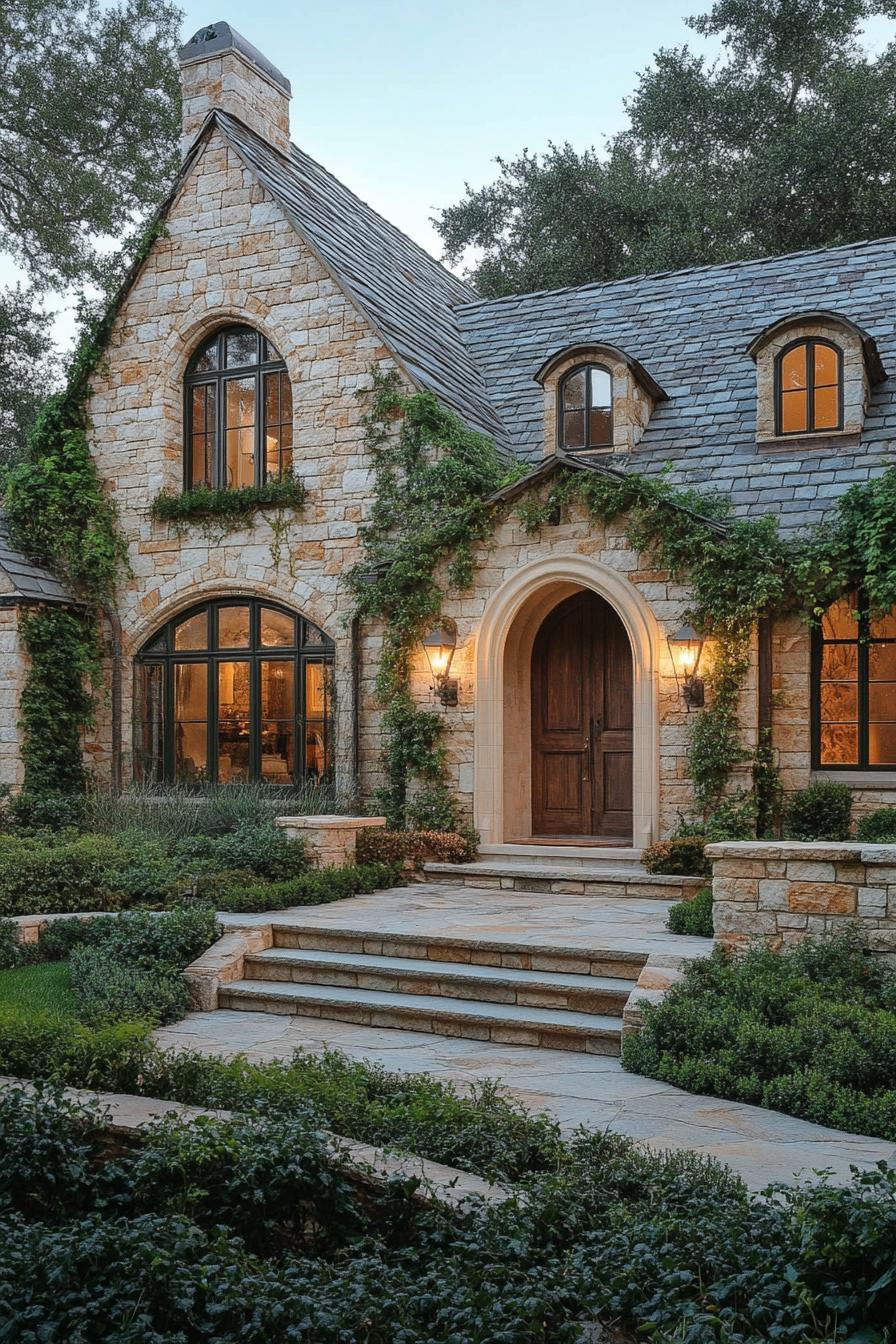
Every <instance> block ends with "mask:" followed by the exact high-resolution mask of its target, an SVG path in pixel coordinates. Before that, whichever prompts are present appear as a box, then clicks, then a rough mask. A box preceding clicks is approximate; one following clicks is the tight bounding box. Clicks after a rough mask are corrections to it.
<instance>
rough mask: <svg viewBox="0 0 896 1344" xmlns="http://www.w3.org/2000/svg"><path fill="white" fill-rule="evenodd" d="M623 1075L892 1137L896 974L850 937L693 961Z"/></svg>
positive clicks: (650, 1019) (651, 1013) (895, 1120)
mask: <svg viewBox="0 0 896 1344" xmlns="http://www.w3.org/2000/svg"><path fill="white" fill-rule="evenodd" d="M644 1017H645V1021H644V1029H643V1031H642V1032H641V1033H640V1035H637V1036H630V1037H628V1038H627V1039H626V1041H625V1044H624V1053H623V1058H624V1062H625V1065H626V1067H627V1068H629V1069H632V1070H633V1071H634V1072H636V1073H643V1074H647V1075H648V1076H650V1077H652V1078H661V1079H663V1080H665V1081H666V1082H669V1083H674V1084H676V1085H677V1086H678V1087H684V1088H687V1089H688V1091H691V1092H700V1093H708V1094H709V1095H711V1096H717V1097H731V1098H732V1099H734V1100H735V1101H745V1102H752V1103H754V1104H756V1105H760V1106H769V1107H772V1108H774V1109H776V1110H784V1111H788V1112H789V1113H790V1114H792V1115H798V1116H802V1117H803V1118H804V1119H806V1120H812V1121H815V1122H816V1123H817V1124H824V1125H833V1126H834V1127H835V1128H837V1127H838V1128H841V1129H847V1130H851V1131H852V1132H854V1133H859V1134H871V1135H876V1136H878V1137H880V1138H884V1139H894V1140H896V973H894V972H892V971H890V970H887V969H886V968H885V967H884V966H882V965H881V964H880V962H879V961H876V960H874V959H872V958H871V957H869V956H868V955H867V954H866V953H865V950H864V948H863V946H862V943H861V940H860V938H859V935H858V934H857V933H855V932H853V931H850V930H848V931H846V932H845V933H842V934H839V935H837V936H836V937H834V936H831V937H829V938H826V939H823V940H819V941H818V942H807V943H801V944H799V945H797V946H795V947H793V948H791V949H789V950H786V951H784V952H782V953H780V954H775V953H773V952H770V951H768V950H767V949H766V948H759V947H757V948H753V949H752V950H750V951H749V952H747V953H746V954H744V955H742V956H736V957H733V956H730V955H728V954H727V953H726V952H725V951H724V950H723V949H720V948H716V949H715V950H714V952H713V954H712V955H711V956H710V957H708V958H705V959H702V960H699V961H694V962H691V963H690V964H689V965H688V966H687V968H686V970H685V975H684V979H683V981H682V982H681V983H680V984H679V985H677V986H675V987H674V988H673V989H672V990H671V991H670V992H669V993H668V994H667V995H666V997H665V999H664V1000H663V1001H662V1003H661V1004H659V1005H657V1006H654V1007H651V1006H649V1005H648V1007H647V1008H646V1009H645V1014H644Z"/></svg>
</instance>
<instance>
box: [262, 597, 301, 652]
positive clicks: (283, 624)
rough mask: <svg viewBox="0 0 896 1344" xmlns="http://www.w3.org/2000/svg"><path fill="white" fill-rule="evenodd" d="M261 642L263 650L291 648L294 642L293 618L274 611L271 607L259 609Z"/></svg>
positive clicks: (294, 624)
mask: <svg viewBox="0 0 896 1344" xmlns="http://www.w3.org/2000/svg"><path fill="white" fill-rule="evenodd" d="M261 642H262V644H263V645H264V647H265V648H268V649H269V648H277V647H280V648H284V647H285V648H292V647H293V646H294V645H295V642H296V622H295V617H294V616H287V614H286V612H285V611H275V610H274V608H273V607H262V609H261Z"/></svg>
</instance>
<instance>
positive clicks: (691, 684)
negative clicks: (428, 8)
mask: <svg viewBox="0 0 896 1344" xmlns="http://www.w3.org/2000/svg"><path fill="white" fill-rule="evenodd" d="M666 642H667V643H668V645H669V652H670V654H671V655H672V670H673V671H674V673H675V680H676V681H677V682H678V684H679V686H680V687H681V696H682V699H683V700H684V702H685V704H686V705H687V707H688V709H699V708H700V706H701V705H702V704H703V699H704V691H703V679H702V678H701V677H698V676H697V672H698V670H699V667H700V655H701V653H702V652H703V639H702V637H701V636H700V635H698V634H697V631H696V630H695V629H694V627H693V626H692V625H683V626H682V627H681V629H680V630H677V631H676V632H675V634H674V635H669V636H668V639H667V641H666Z"/></svg>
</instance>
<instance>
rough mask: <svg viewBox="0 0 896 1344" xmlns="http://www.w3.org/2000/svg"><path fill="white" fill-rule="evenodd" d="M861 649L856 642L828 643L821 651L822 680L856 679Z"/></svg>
mask: <svg viewBox="0 0 896 1344" xmlns="http://www.w3.org/2000/svg"><path fill="white" fill-rule="evenodd" d="M858 675H859V651H858V649H857V648H856V646H855V644H826V645H825V646H824V648H823V649H822V653H821V678H822V681H855V680H856V679H857V677H858Z"/></svg>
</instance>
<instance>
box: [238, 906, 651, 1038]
mask: <svg viewBox="0 0 896 1344" xmlns="http://www.w3.org/2000/svg"><path fill="white" fill-rule="evenodd" d="M272 933H273V946H272V947H270V948H269V949H267V950H265V951H258V952H253V953H250V954H249V955H247V956H246V958H245V961H244V963H243V978H242V979H240V980H236V981H233V982H231V983H230V984H227V985H222V986H221V988H220V990H219V992H218V1006H219V1007H220V1008H231V1009H243V1010H249V1011H255V1012H265V1013H283V1014H299V1015H301V1016H305V1017H316V1018H323V1019H327V1020H329V1021H337V1022H353V1023H358V1024H361V1025H364V1026H371V1027H389V1028H400V1029H404V1030H406V1031H423V1032H431V1033H434V1034H436V1035H441V1036H462V1037H467V1038H469V1039H471V1040H478V1041H496V1042H500V1043H501V1044H505V1045H527V1046H541V1047H545V1048H548V1049H555V1050H576V1051H585V1052H588V1053H590V1054H600V1055H618V1054H619V1053H620V1049H621V1040H622V1010H623V1008H624V1006H625V1003H626V1000H627V999H628V996H629V994H630V993H631V991H632V989H633V988H634V984H635V981H636V980H637V978H638V975H639V974H640V971H641V968H642V967H643V965H644V963H645V961H646V960H647V957H646V954H644V953H640V952H627V951H607V952H601V951H599V950H592V949H587V950H585V949H581V948H571V947H551V946H533V945H532V944H529V943H516V942H510V941H506V940H503V939H500V940H497V939H496V940H493V941H491V940H485V941H483V940H482V939H479V938H477V939H475V940H471V941H467V940H465V939H463V938H437V937H432V936H427V937H426V939H425V940H423V939H421V937H420V936H419V935H413V934H404V935H403V934H396V933H390V934H387V935H384V934H383V933H382V932H380V933H377V932H375V931H363V930H350V929H341V928H321V927H313V928H312V927H302V926H301V925H298V924H296V923H286V922H282V923H277V922H274V923H273V924H272Z"/></svg>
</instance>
